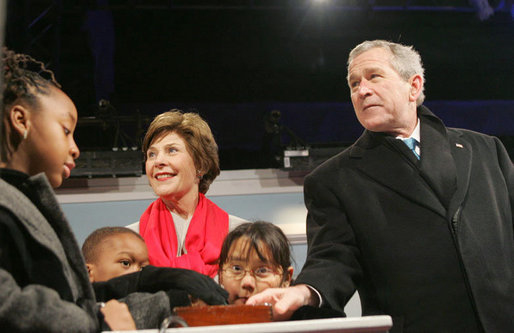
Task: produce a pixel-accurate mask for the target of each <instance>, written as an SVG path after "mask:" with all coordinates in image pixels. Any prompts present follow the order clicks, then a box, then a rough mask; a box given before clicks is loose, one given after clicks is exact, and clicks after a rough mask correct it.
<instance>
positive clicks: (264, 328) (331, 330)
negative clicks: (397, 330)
mask: <svg viewBox="0 0 514 333" xmlns="http://www.w3.org/2000/svg"><path fill="white" fill-rule="evenodd" d="M392 325H393V321H392V319H391V317H390V316H366V317H350V318H330V319H314V320H295V321H281V322H268V323H255V324H236V325H218V326H201V327H179V328H168V329H167V330H165V332H166V333H205V332H208V333H357V332H358V333H363V332H367V333H371V332H374V333H386V332H387V331H388V330H389V329H390V328H391V327H392ZM127 332H128V333H158V332H159V330H157V329H154V330H138V331H118V333H127ZM111 333H112V332H111Z"/></svg>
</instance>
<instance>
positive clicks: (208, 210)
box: [139, 193, 228, 277]
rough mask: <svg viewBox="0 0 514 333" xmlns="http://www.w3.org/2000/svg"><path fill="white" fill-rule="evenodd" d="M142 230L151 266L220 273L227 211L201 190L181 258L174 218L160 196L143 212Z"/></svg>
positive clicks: (226, 229)
mask: <svg viewBox="0 0 514 333" xmlns="http://www.w3.org/2000/svg"><path fill="white" fill-rule="evenodd" d="M139 233H140V234H141V236H142V237H143V238H144V240H145V243H146V246H147V247H148V256H149V259H150V265H153V266H161V267H176V268H186V269H192V270H194V271H197V272H199V273H202V274H205V275H209V276H210V277H214V276H216V274H217V273H218V265H217V261H218V258H219V255H220V251H221V245H222V243H223V240H224V239H225V236H226V235H227V233H228V214H227V212H225V211H224V210H222V209H221V208H219V207H218V206H216V204H215V203H213V202H212V201H210V200H209V199H207V198H206V197H205V196H204V195H203V194H202V193H199V198H198V206H196V209H195V212H194V214H193V218H192V219H191V222H190V223H189V228H188V229H187V234H186V239H185V241H184V243H185V244H184V245H185V248H186V250H187V254H184V255H181V256H180V257H177V249H178V244H177V234H176V231H175V224H174V223H173V217H172V216H171V213H170V211H169V210H168V208H167V207H166V205H165V204H164V202H163V201H162V200H161V198H159V199H157V200H155V201H154V202H153V203H152V204H150V206H148V208H147V209H146V211H145V212H144V213H143V215H141V219H140V220H139Z"/></svg>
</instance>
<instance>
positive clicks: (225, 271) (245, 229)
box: [219, 221, 293, 304]
mask: <svg viewBox="0 0 514 333" xmlns="http://www.w3.org/2000/svg"><path fill="white" fill-rule="evenodd" d="M292 277H293V267H292V266H291V251H290V245H289V242H288V240H287V237H286V236H285V235H284V233H283V232H282V230H281V229H280V228H279V227H277V226H275V225H273V224H272V223H269V222H264V221H257V222H253V223H252V222H251V223H244V224H241V225H239V226H238V227H237V228H235V229H234V230H232V231H231V232H230V233H229V234H228V235H227V237H226V238H225V240H224V242H223V245H222V247H221V254H220V258H219V283H220V284H221V285H222V286H223V287H224V288H225V290H227V291H228V293H229V298H228V302H229V303H230V304H245V303H246V301H247V300H248V298H249V297H250V296H252V295H255V294H257V293H259V292H261V291H263V290H265V289H267V288H279V287H288V286H289V284H290V283H291V279H292Z"/></svg>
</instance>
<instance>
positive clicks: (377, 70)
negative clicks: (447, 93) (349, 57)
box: [348, 48, 421, 137]
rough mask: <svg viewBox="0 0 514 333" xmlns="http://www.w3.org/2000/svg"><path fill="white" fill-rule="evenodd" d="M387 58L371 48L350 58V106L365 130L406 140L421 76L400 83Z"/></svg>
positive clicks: (413, 122)
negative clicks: (402, 137) (403, 137)
mask: <svg viewBox="0 0 514 333" xmlns="http://www.w3.org/2000/svg"><path fill="white" fill-rule="evenodd" d="M390 58H391V53H390V52H389V51H388V50H386V49H383V48H373V49H371V50H368V51H366V52H364V53H362V54H360V55H358V56H357V57H355V58H354V59H353V61H352V62H351V63H350V66H349V69H348V71H349V72H348V85H349V86H350V92H351V98H352V103H353V107H354V109H355V114H356V115H357V119H358V120H359V122H360V123H361V125H362V126H364V128H366V129H368V130H370V131H373V132H385V133H388V134H391V135H394V136H406V137H408V136H409V135H410V134H411V133H412V131H413V130H414V127H415V126H416V121H417V115H416V98H417V96H418V94H416V92H417V85H418V84H419V83H420V82H421V81H419V80H421V77H420V76H418V75H415V76H413V77H412V78H410V79H409V81H405V80H403V79H402V78H401V77H400V75H399V74H398V73H397V72H396V70H395V69H394V68H393V67H392V66H391V64H390ZM413 82H414V83H413ZM413 89H414V90H413Z"/></svg>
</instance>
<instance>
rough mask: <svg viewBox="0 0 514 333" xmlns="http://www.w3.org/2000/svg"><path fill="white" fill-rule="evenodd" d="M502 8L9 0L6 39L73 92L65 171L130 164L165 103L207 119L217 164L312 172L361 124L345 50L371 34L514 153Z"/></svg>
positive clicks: (454, 112) (460, 117) (507, 30)
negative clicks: (71, 143)
mask: <svg viewBox="0 0 514 333" xmlns="http://www.w3.org/2000/svg"><path fill="white" fill-rule="evenodd" d="M512 15H513V12H512V1H511V0H501V1H493V0H489V1H487V0H448V1H429V0H419V1H416V0H382V1H381V0H369V1H362V0H359V1H357V0H355V1H351V0H223V1H208V0H173V1H170V0H111V1H109V0H89V1H76V0H66V1H64V0H10V1H8V7H7V25H6V45H7V46H8V47H10V48H12V49H14V50H15V51H18V52H24V53H28V54H31V55H32V56H34V57H36V58H37V59H42V60H44V61H45V62H46V63H47V65H48V66H49V67H50V68H51V69H53V70H54V71H55V73H56V75H57V78H58V80H59V81H60V82H61V83H62V85H63V86H64V89H65V90H66V92H67V93H68V94H69V95H70V96H71V97H72V99H73V100H74V101H75V103H76V105H77V108H78V110H79V117H80V120H79V125H78V128H77V134H76V140H77V142H78V144H79V146H80V147H81V150H82V155H81V158H80V163H79V166H80V167H79V168H77V169H76V170H75V171H74V175H75V176H90V177H91V176H97V175H98V176H105V175H107V176H109V175H114V176H130V175H140V174H141V171H142V168H141V167H140V166H141V161H140V159H139V160H138V158H140V152H139V148H140V142H141V136H142V134H143V133H144V130H145V128H146V126H147V124H148V122H149V121H150V120H151V118H152V117H153V116H154V115H156V114H158V113H160V112H163V111H166V110H169V109H171V108H181V109H183V110H185V111H196V112H199V113H200V114H201V115H202V116H203V117H204V118H205V119H206V120H207V121H208V122H209V124H210V125H211V127H212V129H213V132H214V135H215V137H216V140H217V142H218V144H219V146H220V158H221V167H222V169H224V170H234V169H255V168H269V167H278V168H284V169H288V168H289V169H302V170H307V171H308V170H310V169H312V167H314V166H315V165H316V164H318V163H319V162H320V161H321V160H324V159H325V158H327V157H328V156H330V155H332V154H334V153H335V152H337V151H339V150H341V149H343V148H344V147H345V146H346V145H348V144H349V143H351V142H353V141H354V140H355V139H356V138H357V137H358V136H359V135H360V133H361V132H362V128H361V126H360V125H359V124H358V122H357V120H356V119H355V116H354V114H353V110H352V107H351V103H350V98H349V91H348V88H347V84H346V82H345V76H346V58H347V55H348V52H349V51H350V49H351V48H352V47H353V46H355V45H356V44H358V43H360V42H361V41H363V40H366V39H377V38H380V39H387V40H392V41H398V42H402V43H404V44H411V45H414V46H415V48H416V49H417V50H419V51H420V53H421V56H422V58H423V61H424V64H425V67H426V79H427V82H426V95H427V102H426V104H427V106H429V107H433V111H434V112H435V113H436V114H437V115H438V116H440V117H441V118H442V119H443V120H444V121H445V122H446V123H447V125H449V126H456V127H464V128H469V129H472V130H477V131H481V132H485V133H489V134H491V135H496V136H499V137H500V138H501V139H502V140H503V141H504V142H505V144H506V146H507V147H508V149H509V151H510V153H511V156H514V155H513V154H514V153H513V150H514V148H513V146H514V139H513V138H514V116H513V115H514V94H513V93H514V88H513V85H512V83H511V78H512V74H513V72H514V71H513V61H514V22H513V19H512ZM305 154H307V155H308V156H309V157H308V158H306V157H307V156H306V155H305ZM284 155H288V156H284ZM286 157H287V158H286ZM113 172H115V173H116V174H112V173H113Z"/></svg>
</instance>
